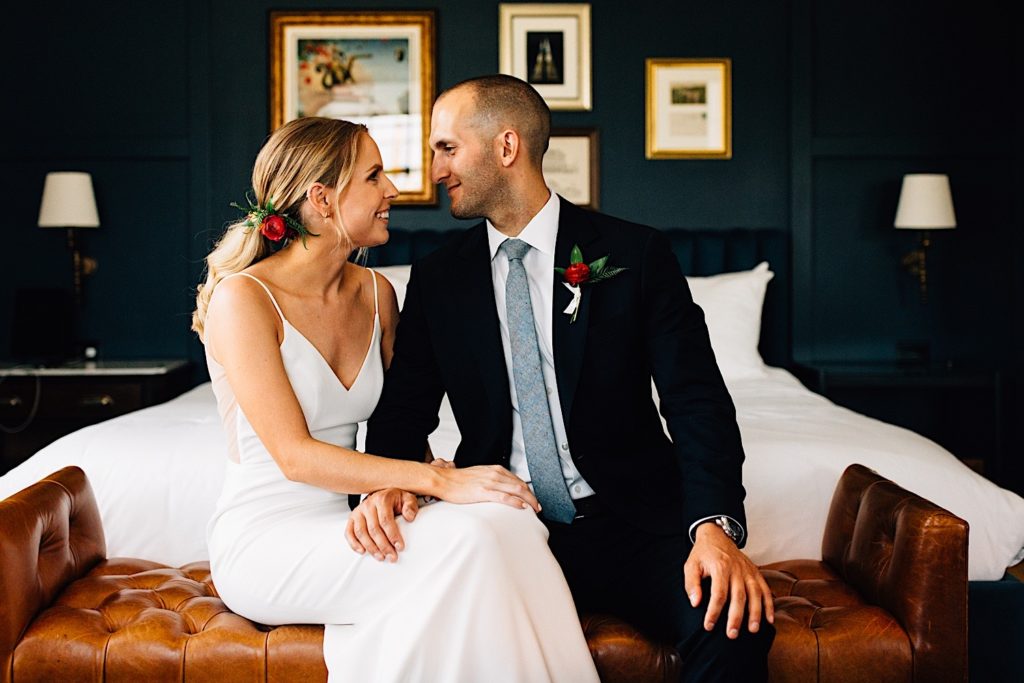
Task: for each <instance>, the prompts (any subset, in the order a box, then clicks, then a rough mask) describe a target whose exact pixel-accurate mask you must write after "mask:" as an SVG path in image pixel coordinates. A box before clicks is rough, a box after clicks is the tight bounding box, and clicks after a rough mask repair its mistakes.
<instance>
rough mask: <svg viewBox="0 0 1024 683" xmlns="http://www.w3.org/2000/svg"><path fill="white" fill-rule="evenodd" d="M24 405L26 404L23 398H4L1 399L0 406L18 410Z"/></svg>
mask: <svg viewBox="0 0 1024 683" xmlns="http://www.w3.org/2000/svg"><path fill="white" fill-rule="evenodd" d="M22 403H24V401H22V400H21V396H4V397H3V398H0V406H4V407H5V408H17V407H18V406H20V405H21V404H22Z"/></svg>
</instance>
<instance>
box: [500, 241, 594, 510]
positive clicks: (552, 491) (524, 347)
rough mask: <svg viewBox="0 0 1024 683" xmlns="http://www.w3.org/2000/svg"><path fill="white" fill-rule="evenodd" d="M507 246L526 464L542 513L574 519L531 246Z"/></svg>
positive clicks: (504, 247) (509, 304)
mask: <svg viewBox="0 0 1024 683" xmlns="http://www.w3.org/2000/svg"><path fill="white" fill-rule="evenodd" d="M501 249H502V251H504V252H505V255H506V256H508V280H506V281H505V309H506V313H507V317H508V336H509V342H510V343H511V344H512V376H513V377H514V378H515V382H516V396H517V397H518V398H519V419H520V420H521V421H522V423H523V441H524V442H525V444H526V464H527V465H528V466H529V468H530V478H531V479H532V480H533V492H534V494H535V495H536V496H537V500H539V501H540V504H541V507H542V508H543V509H542V510H541V514H542V515H544V517H546V518H547V519H550V520H551V521H554V522H563V523H565V524H569V523H570V522H572V520H573V517H575V516H576V506H575V505H573V503H572V498H571V497H570V496H569V491H568V489H566V488H565V478H564V477H563V476H562V464H561V461H560V460H559V459H558V446H557V444H556V443H555V430H554V427H553V426H552V424H551V407H550V406H549V405H548V395H547V391H546V387H545V385H544V374H543V372H542V371H541V359H540V346H539V345H538V344H537V328H536V326H535V324H534V320H533V304H532V302H531V301H530V286H529V284H528V283H527V281H526V268H524V267H523V256H525V255H526V252H528V251H529V250H530V245H529V244H527V243H526V242H523V241H522V240H505V241H504V242H502V243H501Z"/></svg>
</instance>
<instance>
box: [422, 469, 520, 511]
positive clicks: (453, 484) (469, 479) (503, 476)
mask: <svg viewBox="0 0 1024 683" xmlns="http://www.w3.org/2000/svg"><path fill="white" fill-rule="evenodd" d="M439 467H441V468H442V469H441V472H439V474H440V476H441V479H442V482H443V483H442V490H441V495H440V496H438V497H439V498H440V499H441V500H446V501H448V502H449V503H483V502H493V503H504V504H505V505H510V506H512V507H514V508H523V509H525V508H528V507H530V508H533V511H534V512H540V503H539V502H537V497H536V496H534V495H533V491H531V490H530V487H529V486H527V485H526V482H524V481H523V480H522V479H520V478H519V477H517V476H516V475H514V474H512V473H511V472H509V471H508V470H507V469H505V468H504V467H502V466H500V465H478V466H476V467H464V468H454V467H452V468H449V467H447V466H439Z"/></svg>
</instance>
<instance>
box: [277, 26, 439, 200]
mask: <svg viewBox="0 0 1024 683" xmlns="http://www.w3.org/2000/svg"><path fill="white" fill-rule="evenodd" d="M434 24H435V22H434V12H433V11H408V12H375V11H365V12H291V11H275V12H271V14H270V126H271V130H275V129H277V128H278V127H279V126H281V125H282V124H284V123H286V122H288V121H291V120H293V119H296V118H300V117H303V116H325V117H328V118H337V119H346V120H349V121H354V122H357V123H363V124H366V126H367V128H369V130H370V134H371V135H372V136H373V139H374V140H376V142H377V145H378V146H379V147H380V153H381V158H382V159H383V161H384V169H385V172H386V173H387V174H388V176H389V177H390V178H391V181H392V182H394V184H395V187H397V188H398V191H399V193H400V194H399V196H398V198H397V199H396V200H395V202H394V203H396V204H436V203H437V189H436V187H435V186H434V184H433V183H431V182H430V156H429V150H428V149H427V145H426V141H427V138H428V137H429V135H430V110H431V106H432V105H433V101H434V87H435V86H434V81H435V35H434Z"/></svg>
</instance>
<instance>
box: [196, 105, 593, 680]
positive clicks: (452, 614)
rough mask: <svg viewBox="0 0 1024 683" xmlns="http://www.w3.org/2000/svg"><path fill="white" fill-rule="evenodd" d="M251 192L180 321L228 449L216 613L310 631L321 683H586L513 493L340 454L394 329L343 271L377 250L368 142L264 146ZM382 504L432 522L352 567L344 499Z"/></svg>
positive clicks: (359, 554) (579, 649) (382, 204)
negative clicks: (185, 322)
mask: <svg viewBox="0 0 1024 683" xmlns="http://www.w3.org/2000/svg"><path fill="white" fill-rule="evenodd" d="M252 186H253V190H254V193H255V198H254V200H250V206H249V207H247V208H246V209H245V210H246V211H247V213H248V216H247V217H246V219H245V220H244V221H240V222H238V223H235V224H233V225H231V226H229V227H228V229H227V231H226V232H225V234H224V236H223V237H222V238H221V240H220V242H219V243H218V244H217V246H216V247H215V248H214V249H213V251H212V252H211V253H210V255H209V256H208V257H207V260H206V261H207V275H206V280H205V282H204V283H203V284H202V285H200V286H199V288H198V296H197V300H196V311H195V313H194V316H193V329H194V330H195V331H196V332H197V333H198V334H199V335H200V338H201V339H202V341H203V343H204V344H205V347H206V357H207V364H208V366H209V371H210V377H211V380H212V382H213V388H214V392H215V394H216V396H217V404H218V409H219V411H220V414H221V418H222V420H223V423H224V429H225V430H226V432H227V436H228V444H229V453H228V462H227V465H226V467H227V476H226V479H225V484H224V489H223V491H222V493H221V496H220V499H219V501H218V505H217V510H216V512H215V514H214V516H213V518H212V519H211V521H210V524H209V528H208V533H207V537H208V543H209V550H210V565H211V570H212V574H213V579H214V582H215V584H216V586H217V590H218V592H219V594H220V596H221V597H222V599H223V600H224V602H225V603H226V604H227V605H228V607H230V608H231V609H232V610H233V611H235V612H237V613H238V614H241V615H242V616H244V617H247V618H249V619H252V620H254V621H257V622H261V623H264V624H284V623H321V624H324V625H325V632H324V659H325V661H326V663H327V669H328V672H329V674H330V678H331V679H333V680H340V679H341V678H350V679H352V680H360V679H365V680H373V681H477V680H489V681H547V680H557V681H595V680H597V674H596V671H595V669H594V664H593V661H592V659H591V657H590V653H589V651H588V649H587V644H586V641H585V639H584V637H583V634H582V632H581V629H580V624H579V620H578V617H577V615H576V611H575V608H574V605H573V601H572V597H571V595H570V593H569V589H568V587H567V585H566V583H565V579H564V578H563V577H562V574H561V571H560V569H559V567H558V564H557V563H556V562H555V560H554V558H553V557H552V555H551V553H550V551H549V550H548V547H547V531H546V529H545V527H544V525H543V524H542V523H541V522H540V521H539V520H538V519H537V516H536V511H537V509H538V507H539V505H538V503H537V500H536V498H534V496H533V494H532V493H531V492H530V489H529V487H528V486H526V484H524V483H523V482H522V481H521V480H520V479H519V478H517V477H516V476H514V475H513V474H512V473H511V472H509V471H507V470H505V469H504V468H501V467H495V466H485V467H470V468H462V469H459V468H455V467H454V466H452V465H451V463H445V462H434V463H428V462H426V460H427V459H428V458H429V456H426V457H425V458H424V460H425V462H422V463H416V462H407V461H402V460H393V459H389V458H386V457H379V456H378V455H370V454H364V453H360V452H357V451H355V450H354V447H355V438H356V425H357V423H358V422H360V421H362V420H365V419H367V418H368V417H369V416H370V413H371V412H372V411H373V409H374V406H375V405H376V403H377V400H378V398H379V395H380V391H381V384H382V381H383V375H384V372H385V370H386V369H387V367H388V364H389V363H390V360H391V355H392V343H393V340H394V333H395V326H396V324H397V322H398V306H397V302H396V299H395V293H394V290H393V289H392V287H391V285H390V283H388V281H387V280H386V279H384V278H383V277H379V276H378V275H377V274H376V273H374V272H373V271H372V270H368V269H366V268H362V267H360V266H358V265H355V264H354V263H352V262H350V261H349V256H350V255H351V253H352V251H353V250H356V249H364V248H366V247H372V246H374V245H379V244H383V243H384V242H386V241H387V239H388V230H387V228H388V213H389V206H390V203H391V201H392V200H393V199H394V198H395V197H396V196H397V194H398V193H397V191H396V190H395V186H394V185H393V184H392V183H391V181H390V180H388V178H387V176H386V175H385V174H384V171H383V166H382V163H381V157H380V152H379V151H378V149H377V145H376V143H374V141H373V139H372V138H371V137H370V136H369V134H368V133H367V130H366V128H365V127H364V126H362V125H357V124H353V123H349V122H346V121H338V120H333V119H325V118H303V119H298V120H295V121H292V122H290V123H288V124H286V125H284V126H282V127H281V128H279V129H278V130H277V131H275V132H274V133H273V135H271V137H270V138H269V140H268V141H267V143H266V144H265V145H264V147H263V149H262V150H261V151H260V153H259V155H258V157H257V159H256V164H255V168H254V169H253V177H252ZM240 208H241V207H240ZM380 455H386V454H380ZM386 487H396V488H400V489H405V490H407V491H411V492H414V493H416V494H420V495H424V496H433V497H436V498H439V499H441V501H445V502H439V503H436V504H433V505H428V506H425V507H423V508H422V509H420V510H419V512H418V519H417V520H416V523H415V524H407V522H408V521H411V517H412V516H413V514H414V513H413V512H412V509H411V508H407V509H406V512H407V514H406V520H405V521H400V522H399V525H400V528H399V529H396V530H392V532H391V535H392V538H391V539H390V542H381V543H377V544H372V543H367V544H365V546H366V547H369V548H371V552H370V553H367V552H366V548H365V547H364V544H360V543H359V542H358V541H356V540H355V538H354V537H353V536H349V543H346V528H345V527H346V521H347V519H348V517H349V515H350V508H349V505H348V497H347V494H350V493H367V492H371V491H376V490H379V489H382V488H386ZM453 503H473V504H472V505H455V504H453ZM375 531H378V530H375ZM364 538H365V537H364ZM382 540H383V539H382ZM381 548H387V551H386V553H387V559H388V560H390V561H389V562H377V561H375V560H374V558H373V557H372V556H377V557H378V558H380V557H383V555H384V553H385V551H382V550H381ZM397 551H401V554H400V556H399V553H398V552H397Z"/></svg>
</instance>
